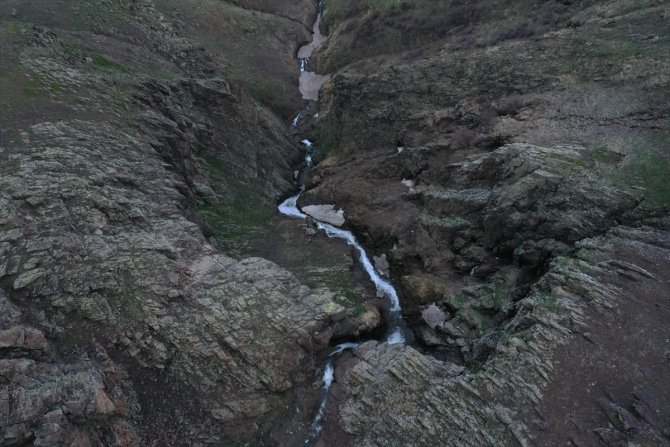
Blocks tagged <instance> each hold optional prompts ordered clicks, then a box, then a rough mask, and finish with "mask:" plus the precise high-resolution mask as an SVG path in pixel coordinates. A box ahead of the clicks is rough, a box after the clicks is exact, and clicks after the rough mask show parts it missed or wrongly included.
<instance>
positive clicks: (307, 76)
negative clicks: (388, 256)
mask: <svg viewBox="0 0 670 447" xmlns="http://www.w3.org/2000/svg"><path fill="white" fill-rule="evenodd" d="M322 12H323V0H320V1H319V2H318V14H317V19H316V22H315V23H314V29H313V34H312V42H310V43H309V44H308V45H305V46H304V47H302V48H301V49H300V50H299V52H298V63H299V64H300V91H301V93H302V95H303V98H305V99H307V100H309V101H316V100H317V99H318V92H319V89H320V88H321V86H322V85H323V84H324V83H325V82H326V81H327V80H328V79H329V78H330V76H329V75H325V76H323V75H318V74H315V73H312V72H309V71H308V70H309V57H310V56H311V55H312V53H313V52H314V51H315V50H316V49H317V48H318V47H319V46H320V45H321V44H322V43H323V42H325V40H326V38H327V37H326V36H324V35H322V34H321V31H320V23H321V15H322ZM305 110H306V109H303V111H301V112H300V113H299V114H298V115H297V116H296V117H295V118H294V119H293V121H292V122H291V124H292V126H293V127H296V126H297V125H298V123H299V122H300V120H301V119H302V117H303V115H304V113H305ZM302 144H303V146H305V160H304V168H303V169H302V172H300V174H299V176H298V185H299V187H300V190H299V192H298V193H297V194H295V195H293V196H291V197H289V198H288V199H286V200H284V201H283V202H282V203H281V204H279V206H278V207H277V209H278V210H279V212H280V213H281V214H283V215H285V216H289V217H293V218H298V219H307V215H306V214H305V213H303V212H302V211H301V210H300V208H298V205H297V203H298V199H299V198H300V194H301V193H302V191H303V190H304V178H305V176H306V175H307V173H308V172H309V169H310V168H311V167H312V154H313V151H314V145H313V143H312V142H311V141H309V140H306V139H305V140H303V141H302ZM315 224H316V227H317V228H318V229H319V230H323V231H324V232H325V233H326V235H328V237H332V238H338V239H342V240H344V241H346V242H347V244H349V245H351V246H352V247H354V248H355V249H356V252H357V253H358V260H359V262H360V264H361V266H362V267H363V269H364V270H365V271H366V273H367V274H368V276H369V278H370V280H371V281H372V283H373V284H374V285H375V288H376V289H377V292H378V293H379V294H380V295H383V296H384V297H385V298H386V299H387V300H388V305H389V306H388V307H389V311H388V316H387V327H388V330H387V332H386V335H385V336H384V340H383V341H384V342H385V343H391V344H393V343H404V342H405V336H404V323H403V319H402V309H401V307H400V300H399V299H398V293H397V291H396V289H395V288H394V287H393V284H391V282H390V281H389V280H387V279H385V278H384V277H383V276H382V275H381V274H379V272H378V271H377V270H376V269H375V267H374V266H373V264H372V262H370V258H369V257H368V254H367V253H366V252H365V249H364V248H363V247H362V246H361V244H360V243H359V242H358V240H357V239H356V236H354V234H353V233H352V232H351V231H348V230H345V229H342V228H337V227H335V226H333V225H330V224H328V223H325V222H321V221H319V220H315ZM358 345H359V343H352V342H347V343H342V344H339V345H337V346H336V347H335V348H333V350H332V352H331V353H330V354H329V356H328V359H327V361H326V364H325V366H324V368H323V394H322V398H321V402H320V404H319V409H318V411H317V414H316V416H315V417H314V420H313V422H312V424H311V425H310V427H309V432H308V435H307V439H306V440H305V444H306V445H311V444H313V443H315V442H316V441H317V440H318V438H319V435H320V434H321V431H322V430H323V423H324V416H325V410H326V405H327V404H328V393H329V391H330V387H331V385H332V384H333V376H334V372H335V369H334V368H335V367H334V362H335V360H336V359H337V357H338V356H339V355H340V354H341V353H342V352H344V351H346V350H350V349H355V348H356V347H358Z"/></svg>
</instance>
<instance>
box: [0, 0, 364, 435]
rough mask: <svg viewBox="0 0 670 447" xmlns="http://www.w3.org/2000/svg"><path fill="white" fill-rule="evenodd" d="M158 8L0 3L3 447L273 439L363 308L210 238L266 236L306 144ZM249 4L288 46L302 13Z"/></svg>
mask: <svg viewBox="0 0 670 447" xmlns="http://www.w3.org/2000/svg"><path fill="white" fill-rule="evenodd" d="M159 3H160V2H157V3H156V4H154V3H153V2H151V1H122V2H109V1H104V0H100V1H93V2H77V1H57V2H53V1H44V2H42V1H35V2H30V3H25V2H18V1H8V2H2V4H1V5H0V35H1V36H2V39H0V54H1V55H2V57H0V65H2V67H1V68H2V74H0V90H1V91H2V92H3V99H2V101H3V107H2V110H1V111H0V129H1V134H0V170H1V175H0V191H2V195H1V198H0V289H1V292H0V356H1V357H2V358H1V360H0V377H1V380H2V388H1V389H0V395H1V397H0V399H1V400H2V402H3V403H5V405H3V406H2V408H1V409H0V414H1V415H2V421H3V422H2V423H1V424H0V425H1V429H0V444H2V445H26V444H34V445H206V444H208V445H211V444H216V445H222V444H223V445H226V444H232V443H235V442H240V443H242V444H244V443H251V445H259V444H261V443H270V444H273V443H276V441H272V440H271V438H270V434H271V432H272V430H274V429H275V427H281V428H282V429H284V428H285V427H289V426H292V425H291V424H294V425H295V427H297V430H302V431H303V432H305V431H306V430H307V428H308V425H309V420H308V419H309V416H307V415H305V413H302V412H301V405H303V404H302V402H305V404H304V405H308V406H311V405H312V403H313V401H315V400H318V398H319V391H318V389H312V382H313V381H314V377H315V373H316V369H317V367H318V366H320V359H319V358H318V356H319V354H318V353H319V351H321V350H322V349H324V348H325V347H326V346H328V344H329V340H330V338H331V337H347V336H350V335H351V334H353V333H357V332H358V331H360V330H361V329H360V328H359V327H358V324H359V322H360V321H361V320H360V318H362V317H364V316H365V315H367V314H364V313H363V314H356V315H358V317H357V318H358V319H353V320H349V319H348V318H349V316H352V315H353V314H354V312H353V310H348V308H346V307H343V306H342V305H341V304H339V303H338V302H336V301H335V300H336V299H337V298H338V297H337V296H336V295H335V294H334V293H332V292H329V291H327V290H325V289H323V288H319V289H318V290H315V291H312V290H310V289H309V288H308V287H306V286H304V285H302V284H301V282H300V281H299V280H298V279H297V278H296V276H295V275H293V274H292V273H289V272H288V271H286V270H284V269H282V268H281V267H279V266H278V265H276V264H274V263H272V262H270V261H267V260H264V259H261V258H253V257H252V258H244V259H239V258H237V259H236V258H233V257H231V256H230V255H225V254H223V253H222V252H221V251H220V250H219V249H218V248H217V247H215V245H214V244H216V245H218V246H224V245H225V243H229V244H230V246H229V248H230V250H229V253H230V254H233V255H235V253H236V250H237V249H238V247H239V244H244V243H245V241H246V240H248V239H249V238H250V235H249V234H250V233H251V232H252V231H256V230H258V232H259V233H262V232H263V231H265V230H264V228H265V227H264V226H265V225H269V224H270V223H269V222H259V219H258V216H259V215H262V216H267V215H272V212H273V211H272V210H273V207H274V204H275V203H276V201H277V199H278V198H279V197H280V196H282V195H284V194H286V193H287V192H288V191H289V190H290V189H291V188H292V182H291V180H292V179H291V169H290V166H292V165H293V164H294V163H295V162H296V161H297V159H299V158H300V157H301V153H300V150H299V148H298V146H297V145H296V144H295V143H294V141H293V139H292V138H291V136H290V135H289V133H288V131H287V130H286V126H285V124H284V122H283V121H282V118H278V117H277V116H276V115H275V112H274V111H273V110H272V109H270V108H268V107H267V105H270V106H273V107H275V106H277V105H276V104H272V103H271V102H267V101H265V99H264V98H260V97H257V98H254V96H253V95H250V94H248V93H247V92H246V90H245V89H244V88H242V87H240V85H239V84H238V83H235V82H233V81H231V80H229V79H228V76H227V73H228V72H229V71H230V70H229V69H228V68H226V62H227V61H224V60H223V56H221V54H217V53H215V52H208V51H207V50H205V49H204V48H203V47H202V46H201V45H200V44H199V43H197V42H198V40H197V38H195V37H192V36H193V35H195V34H196V33H195V32H194V30H196V27H195V26H194V24H193V23H190V22H188V20H189V17H187V16H184V17H182V19H183V20H182V21H181V22H179V23H178V24H177V25H175V22H173V21H172V20H171V19H170V18H169V17H168V16H166V15H165V14H163V13H161V12H160V11H159V10H158V9H157V7H158V6H160V7H164V6H165V4H159ZM219 7H221V8H223V7H224V5H220V6H219ZM230 8H237V9H236V10H237V11H240V8H239V7H233V6H232V5H230ZM240 14H246V13H244V12H240ZM249 14H251V16H254V14H253V13H252V12H249ZM262 17H263V20H265V21H267V22H272V21H273V20H275V21H276V25H277V27H282V26H284V27H286V26H287V25H286V23H290V24H291V25H290V26H291V27H293V28H294V33H293V34H289V35H288V36H289V37H286V38H285V40H284V41H282V40H280V41H279V42H284V43H285V44H286V48H285V49H284V50H285V52H286V53H287V54H291V52H292V51H293V50H292V48H293V47H295V46H297V45H298V43H299V41H300V39H301V38H302V37H300V36H302V35H303V34H302V30H305V33H306V28H305V27H304V26H303V25H302V24H300V23H298V22H295V21H293V20H288V19H286V18H283V17H279V16H277V17H276V19H272V17H271V15H270V14H267V13H264V15H263V16H262ZM186 30H188V31H186ZM239 32H243V31H242V30H239ZM267 32H268V33H269V34H272V33H273V31H272V29H268V31H267ZM189 34H192V36H191V37H190V38H187V36H188V35H189ZM278 45H279V44H278ZM245 63H246V62H245ZM278 65H281V64H280V63H278ZM242 68H244V69H245V70H248V66H244V67H242ZM285 70H286V72H291V71H293V72H295V75H296V76H297V73H298V69H297V67H295V64H294V61H292V62H291V66H290V67H286V68H285ZM232 78H233V79H234V76H232ZM275 82H277V83H281V81H276V80H275ZM283 88H285V90H286V91H287V92H288V91H293V90H292V89H291V85H290V84H289V85H285V86H283ZM276 110H278V111H279V112H280V113H281V107H280V106H277V109H276ZM210 236H213V237H214V238H213V239H208V238H209V237H210ZM370 312H372V310H371V311H370ZM361 324H362V323H361ZM290 402H300V404H297V405H293V404H291V405H289V403H290ZM292 421H295V422H292ZM296 436H298V437H302V436H303V434H300V433H298V434H296Z"/></svg>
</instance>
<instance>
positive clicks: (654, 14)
mask: <svg viewBox="0 0 670 447" xmlns="http://www.w3.org/2000/svg"><path fill="white" fill-rule="evenodd" d="M330 6H331V9H330V10H329V9H328V8H327V9H326V11H327V12H326V13H325V15H324V23H325V25H326V26H327V27H328V30H329V32H330V34H331V37H330V40H329V41H328V43H327V44H326V46H324V47H323V48H322V49H321V50H320V51H319V52H318V53H317V55H316V56H315V58H314V60H315V61H316V62H315V63H316V64H317V66H318V67H319V69H320V70H323V71H324V72H326V71H333V73H332V80H331V82H330V83H329V84H327V85H326V86H325V87H324V90H322V100H321V104H320V109H319V110H318V115H316V116H315V118H314V119H313V123H309V124H306V125H305V126H306V128H309V125H313V126H314V128H313V130H312V132H313V135H314V137H315V139H316V141H317V142H318V144H319V148H320V151H321V152H320V153H318V152H317V154H316V155H315V158H317V159H319V160H320V161H319V163H318V165H317V167H316V168H315V169H314V170H313V172H312V175H311V177H310V179H309V180H308V184H307V191H306V192H305V193H304V194H303V195H302V198H301V202H300V203H301V204H303V205H308V204H312V203H314V204H317V203H334V204H335V205H336V206H337V207H338V208H339V207H341V208H343V209H344V211H345V216H346V219H347V223H348V225H350V226H351V227H352V228H354V229H355V230H356V231H357V232H358V233H359V234H360V235H361V236H362V238H363V240H364V241H365V242H366V244H367V245H368V246H369V247H372V249H373V252H374V254H377V255H381V254H385V255H386V256H387V259H389V262H390V265H391V272H392V273H393V274H394V276H395V277H396V278H399V280H400V283H401V285H402V287H403V292H404V297H403V309H404V310H405V315H406V318H407V320H408V321H409V323H410V326H411V327H412V329H413V331H414V334H415V335H416V338H417V341H418V344H417V345H416V346H415V347H413V348H411V347H400V346H386V345H381V344H374V343H371V344H366V345H363V346H361V347H360V348H359V349H358V350H356V351H354V353H353V355H352V356H351V357H350V358H349V359H343V360H342V362H341V367H340V368H341V369H340V372H339V378H338V380H337V384H336V386H335V391H334V395H336V396H337V397H338V399H336V400H335V403H333V404H332V408H331V410H330V411H331V416H332V419H331V421H332V422H331V424H330V425H329V426H328V427H327V429H326V436H325V439H324V444H323V445H338V443H339V444H340V445H514V444H517V443H520V444H538V445H541V444H543V443H544V440H546V439H551V444H552V445H553V444H556V445H558V444H562V443H566V442H568V441H570V440H572V442H575V443H577V444H578V445H582V444H584V445H597V444H598V443H599V442H602V443H605V444H611V443H615V442H629V441H630V442H659V443H667V442H668V441H667V436H668V434H667V433H664V432H663V430H664V429H663V424H665V423H666V422H667V420H668V419H667V417H668V412H667V408H668V402H670V400H668V399H669V398H670V389H668V386H667V384H664V383H663V380H662V377H663V376H664V375H665V374H667V372H668V363H667V357H666V351H667V346H666V345H665V342H664V340H666V339H667V336H666V335H661V333H659V332H657V331H659V330H660V331H661V332H663V331H665V329H661V326H663V325H661V324H659V321H658V320H657V318H656V316H657V312H658V313H661V314H663V315H667V309H668V307H667V305H668V303H667V300H666V299H665V297H667V296H668V283H667V278H666V277H665V276H666V275H665V273H663V272H665V271H667V268H668V257H667V253H666V250H667V244H666V242H665V241H666V240H667V238H668V229H669V227H668V217H667V216H668V210H669V208H670V194H669V193H670V190H668V183H667V179H668V178H670V164H669V158H668V157H669V152H668V147H670V128H669V127H668V118H669V109H668V104H670V96H669V94H668V84H669V83H670V78H669V77H668V73H670V67H669V66H668V60H670V59H669V58H668V56H670V54H669V53H670V45H669V43H670V40H669V39H670V38H669V36H668V34H667V30H668V20H670V10H669V9H668V6H667V5H666V4H665V3H663V2H653V1H650V2H643V3H637V2H626V1H612V2H605V3H603V2H514V3H513V4H512V2H468V3H467V4H461V3H458V4H457V3H456V2H443V3H440V4H439V5H438V4H436V3H435V2H399V3H398V4H397V5H391V4H388V5H386V4H383V5H382V4H381V3H379V4H374V3H369V2H368V3H363V2H346V1H334V2H331V5H330ZM412 31H415V32H412ZM315 114H316V112H315ZM632 303H634V304H632ZM633 315H635V316H636V317H633ZM641 316H643V317H641ZM638 317H639V318H638ZM630 318H635V322H634V323H631V322H630V320H629V319H630ZM638 331H639V332H646V331H649V332H650V333H652V334H654V335H652V336H650V337H649V338H647V337H638V336H636V335H635V334H636V333H638ZM584 337H585V338H586V340H588V341H587V342H585V343H582V341H583V340H584ZM614 340H616V342H615V341H614ZM616 346H618V348H617V347H616ZM639 351H644V352H645V353H646V354H647V355H648V358H649V359H650V360H647V359H645V358H642V357H641V356H640V355H638V352H639ZM607 352H609V357H608V356H607V355H606V354H605V353H607ZM625 365H627V366H625ZM641 371H645V372H641ZM620 376H625V378H624V377H621V378H620V379H611V378H612V377H620ZM587 377H588V379H587ZM588 380H590V381H591V382H588ZM612 382H617V383H612ZM559 389H562V390H565V395H561V393H560V391H558V390H559ZM641 390H643V391H641ZM645 393H649V394H648V395H649V396H652V397H649V398H648V399H647V400H653V401H654V402H656V403H655V404H653V405H655V410H654V414H659V415H660V414H663V416H659V417H660V419H658V420H657V422H649V420H648V419H645V416H644V413H645V412H646V411H647V410H646V409H645V405H647V404H646V403H641V402H642V400H645V397H644V396H646V395H647V394H645ZM640 396H643V397H640ZM599 399H600V403H599ZM559 402H560V403H559ZM624 407H625V408H624ZM633 407H635V408H638V407H639V408H638V409H637V410H632V408H633ZM373 408H376V409H377V411H375V412H373V410H372V409H373ZM626 408H628V409H626ZM629 410H631V411H629ZM373 414H374V417H373V416H372V415H373ZM571 414H572V415H576V414H579V416H578V417H577V416H575V417H572V420H573V422H574V424H573V425H572V426H568V425H567V424H566V423H564V420H565V418H569V417H570V416H569V415H571ZM338 415H339V416H338ZM621 420H626V421H627V422H621ZM661 420H663V421H666V422H660V421H661ZM594 430H595V431H594ZM652 440H653V441H652Z"/></svg>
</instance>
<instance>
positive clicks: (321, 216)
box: [302, 205, 345, 227]
mask: <svg viewBox="0 0 670 447" xmlns="http://www.w3.org/2000/svg"><path fill="white" fill-rule="evenodd" d="M302 211H303V212H304V213H305V214H307V215H309V216H311V217H313V218H314V219H316V220H320V221H322V222H326V223H329V224H331V225H334V226H336V227H341V226H342V225H344V222H345V220H344V210H341V209H340V210H336V209H335V205H308V206H304V207H302Z"/></svg>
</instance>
